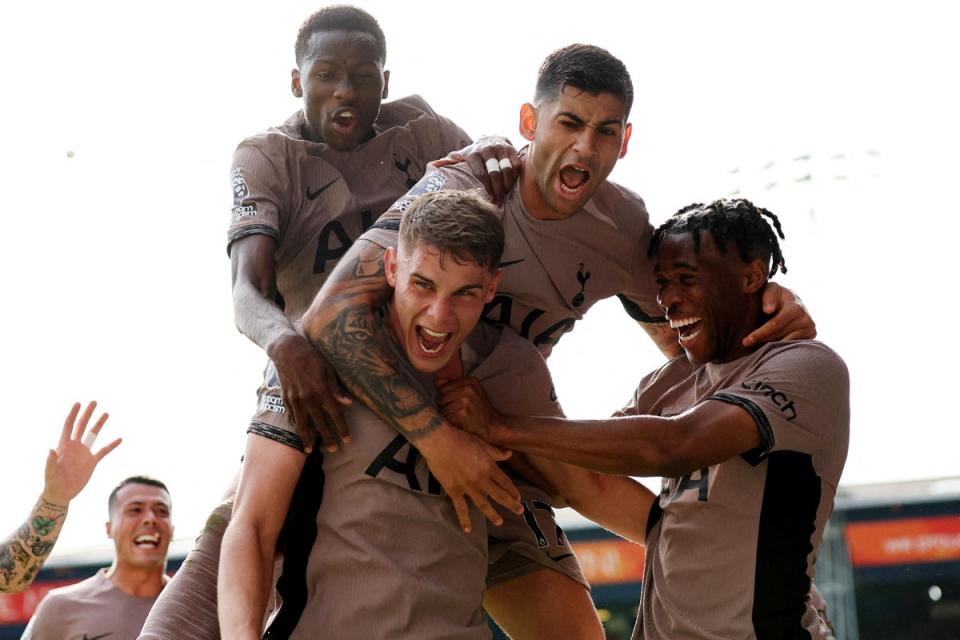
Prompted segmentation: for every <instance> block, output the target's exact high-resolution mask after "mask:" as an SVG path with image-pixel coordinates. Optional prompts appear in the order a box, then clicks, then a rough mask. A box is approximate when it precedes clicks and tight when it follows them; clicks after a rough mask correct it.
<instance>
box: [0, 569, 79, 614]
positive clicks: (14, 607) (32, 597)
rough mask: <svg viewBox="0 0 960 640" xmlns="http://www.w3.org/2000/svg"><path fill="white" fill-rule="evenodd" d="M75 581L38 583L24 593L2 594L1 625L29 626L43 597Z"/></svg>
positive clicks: (0, 595)
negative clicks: (34, 611)
mask: <svg viewBox="0 0 960 640" xmlns="http://www.w3.org/2000/svg"><path fill="white" fill-rule="evenodd" d="M73 582H74V581H73V580H59V581H56V582H37V583H34V584H33V585H32V586H31V587H30V588H29V589H27V590H26V591H24V592H23V593H14V594H0V624H27V622H28V621H29V620H30V617H31V616H32V615H33V610H34V609H36V608H37V605H38V604H40V601H41V600H43V596H45V595H47V592H48V591H50V590H51V589H56V588H57V587H65V586H66V585H68V584H72V583H73Z"/></svg>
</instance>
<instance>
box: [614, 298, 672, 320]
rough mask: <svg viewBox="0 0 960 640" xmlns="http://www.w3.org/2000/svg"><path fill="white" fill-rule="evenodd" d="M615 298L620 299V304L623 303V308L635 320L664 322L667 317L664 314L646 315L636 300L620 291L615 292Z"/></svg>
mask: <svg viewBox="0 0 960 640" xmlns="http://www.w3.org/2000/svg"><path fill="white" fill-rule="evenodd" d="M617 298H619V299H620V304H622V305H623V308H624V310H625V311H626V312H627V315H628V316H630V317H631V318H633V319H634V320H636V321H637V322H644V323H647V324H652V323H656V322H666V321H667V319H666V317H664V316H650V315H647V314H646V313H645V312H644V311H643V309H641V308H640V305H638V304H637V303H636V302H634V301H633V300H631V299H630V298H628V297H627V296H625V295H623V294H622V293H618V294H617Z"/></svg>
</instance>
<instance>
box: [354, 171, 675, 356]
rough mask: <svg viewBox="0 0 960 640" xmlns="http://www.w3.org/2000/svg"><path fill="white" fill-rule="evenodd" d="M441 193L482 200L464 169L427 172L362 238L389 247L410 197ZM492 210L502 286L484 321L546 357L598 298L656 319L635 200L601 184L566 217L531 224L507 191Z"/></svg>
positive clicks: (640, 208)
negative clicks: (496, 211) (501, 239)
mask: <svg viewBox="0 0 960 640" xmlns="http://www.w3.org/2000/svg"><path fill="white" fill-rule="evenodd" d="M441 189H459V190H467V191H471V190H473V191H478V192H479V193H480V194H481V195H484V196H485V197H489V196H486V194H485V192H484V191H483V188H482V185H481V183H480V181H479V180H478V179H477V178H476V177H475V176H474V175H473V174H472V173H471V172H470V169H469V167H468V166H467V165H466V164H459V165H453V166H450V167H444V168H442V169H439V170H435V171H431V172H429V173H428V174H427V175H426V176H424V177H423V179H422V180H421V181H420V182H419V183H418V184H417V185H416V186H415V187H414V188H413V189H411V190H410V191H409V192H408V193H407V194H406V195H405V196H403V197H402V198H401V199H400V200H398V201H397V202H396V203H394V204H393V206H392V207H391V208H390V210H389V211H388V212H387V213H386V214H384V216H383V217H381V218H380V220H378V221H377V223H376V224H375V225H374V227H373V228H372V229H370V230H369V231H367V233H365V234H364V236H363V237H364V238H365V239H368V240H370V241H372V242H375V243H377V244H379V245H381V246H384V247H386V246H391V245H395V244H396V229H397V227H398V220H399V216H400V214H401V213H402V212H403V210H404V209H406V208H407V207H408V206H409V205H410V203H411V202H412V201H413V200H414V199H415V198H416V197H417V196H418V195H420V194H422V193H427V192H430V191H438V190H441ZM500 211H501V220H502V222H503V227H504V233H505V236H506V248H505V250H504V253H503V260H502V261H501V262H500V267H501V269H502V270H503V279H502V280H501V281H500V285H499V286H498V287H497V295H496V297H495V298H494V299H493V301H492V302H490V304H488V305H487V307H486V309H485V311H484V320H485V321H487V322H490V323H492V324H497V325H507V326H509V327H511V328H512V329H513V330H514V331H516V332H517V333H518V334H519V335H520V336H521V337H522V338H526V339H528V340H530V341H531V342H533V343H534V344H535V345H536V346H537V348H539V349H540V351H541V353H543V354H544V356H548V355H549V354H550V351H551V349H552V348H553V345H555V344H556V343H557V341H559V340H560V337H561V336H562V335H563V334H564V333H566V332H567V331H570V330H571V329H572V328H573V325H574V323H575V322H576V321H577V320H580V319H581V318H583V314H585V313H586V312H587V310H588V309H589V308H590V307H592V306H593V305H594V304H595V303H596V302H598V301H600V300H603V299H605V298H610V297H612V296H619V297H620V299H621V301H622V302H623V304H624V307H626V309H627V311H628V312H629V313H630V314H631V316H633V317H634V318H635V319H637V320H640V321H648V322H650V321H660V320H662V314H663V312H662V311H661V310H660V307H659V306H658V305H657V287H656V283H655V282H654V277H653V264H652V262H651V260H650V258H648V257H647V248H648V247H649V245H650V237H651V235H652V234H653V228H652V227H651V226H650V220H649V216H648V214H647V209H646V207H645V206H644V204H643V200H642V199H641V198H640V196H638V195H636V194H635V193H633V192H631V191H629V190H628V189H625V188H624V187H621V186H619V185H617V184H615V183H613V182H610V181H607V182H605V183H604V184H603V185H601V186H600V188H599V189H597V192H596V193H595V194H594V196H593V197H592V198H591V199H590V201H589V202H587V204H586V206H584V208H583V209H582V210H580V211H578V212H577V213H575V214H573V215H572V216H569V217H568V218H565V219H563V220H538V219H536V218H534V217H533V216H531V215H530V213H529V212H528V211H527V208H526V206H524V204H523V198H522V196H521V194H520V189H514V190H513V191H511V192H510V194H509V195H508V196H507V198H506V200H505V201H504V204H503V207H502V208H501V209H500Z"/></svg>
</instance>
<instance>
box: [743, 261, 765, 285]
mask: <svg viewBox="0 0 960 640" xmlns="http://www.w3.org/2000/svg"><path fill="white" fill-rule="evenodd" d="M765 286H767V264H766V262H764V261H763V260H760V259H759V258H757V259H755V260H751V261H750V262H749V263H748V264H747V265H746V266H745V267H744V270H743V292H744V293H756V292H757V291H760V290H761V289H763V288H764V287H765Z"/></svg>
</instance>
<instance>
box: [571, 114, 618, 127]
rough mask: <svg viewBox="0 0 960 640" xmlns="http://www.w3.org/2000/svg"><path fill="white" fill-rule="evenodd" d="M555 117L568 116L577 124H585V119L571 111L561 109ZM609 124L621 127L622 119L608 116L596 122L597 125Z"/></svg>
mask: <svg viewBox="0 0 960 640" xmlns="http://www.w3.org/2000/svg"><path fill="white" fill-rule="evenodd" d="M557 117H558V118H561V117H563V118H570V119H571V120H574V121H575V122H576V123H577V124H586V120H584V119H583V118H581V117H580V116H578V115H577V114H575V113H571V112H569V111H561V112H560V113H558V114H557ZM610 125H617V126H619V127H622V126H623V120H621V119H619V118H608V119H607V120H604V121H602V122H600V123H598V124H597V126H598V127H609V126H610Z"/></svg>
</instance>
